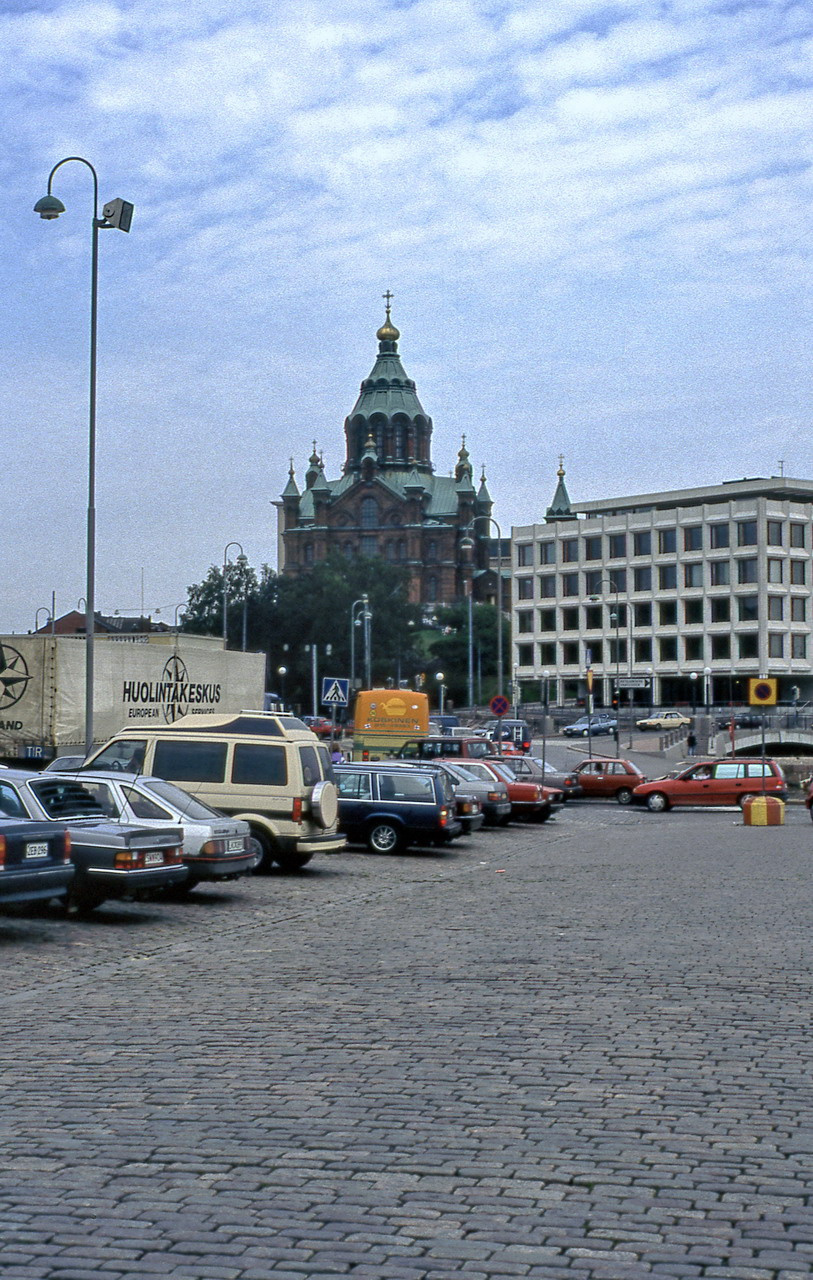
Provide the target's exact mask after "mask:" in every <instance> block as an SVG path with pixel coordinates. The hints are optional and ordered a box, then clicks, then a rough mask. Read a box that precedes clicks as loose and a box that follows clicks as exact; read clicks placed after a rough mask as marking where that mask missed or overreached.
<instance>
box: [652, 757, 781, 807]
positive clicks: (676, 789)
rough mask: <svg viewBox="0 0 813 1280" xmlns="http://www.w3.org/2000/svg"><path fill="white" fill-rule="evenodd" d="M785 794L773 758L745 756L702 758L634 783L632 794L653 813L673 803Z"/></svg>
mask: <svg viewBox="0 0 813 1280" xmlns="http://www.w3.org/2000/svg"><path fill="white" fill-rule="evenodd" d="M762 794H766V795H771V796H778V797H779V798H780V800H784V799H785V798H786V797H787V794H788V784H787V782H786V781H785V775H784V773H783V772H782V770H781V768H780V766H779V765H778V764H777V763H776V761H775V760H762V759H761V758H760V759H748V760H747V759H744V758H742V757H741V756H738V757H736V758H732V757H731V756H728V757H727V759H725V760H702V761H699V762H698V763H697V764H693V765H690V767H689V768H688V769H682V770H681V771H680V772H679V773H676V774H674V775H672V776H671V777H666V778H658V779H656V781H654V782H644V783H642V784H641V786H639V787H636V788H635V790H634V791H633V793H632V798H633V800H634V801H635V802H636V804H645V805H646V807H647V809H649V810H651V812H652V813H662V812H663V811H664V809H671V808H673V806H674V805H678V804H683V805H691V804H696V805H701V804H702V805H709V804H729V805H730V804H739V805H741V804H742V803H743V801H744V800H750V799H752V798H753V797H754V796H758V795H762Z"/></svg>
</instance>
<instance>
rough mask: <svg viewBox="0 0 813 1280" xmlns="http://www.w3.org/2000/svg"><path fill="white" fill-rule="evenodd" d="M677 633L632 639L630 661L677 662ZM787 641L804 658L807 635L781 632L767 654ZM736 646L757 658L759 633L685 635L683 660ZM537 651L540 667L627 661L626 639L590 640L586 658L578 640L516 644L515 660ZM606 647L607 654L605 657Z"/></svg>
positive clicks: (525, 661) (715, 657)
mask: <svg viewBox="0 0 813 1280" xmlns="http://www.w3.org/2000/svg"><path fill="white" fill-rule="evenodd" d="M678 642H679V637H678V636H661V637H660V639H658V640H657V641H655V640H653V639H652V637H651V636H640V637H638V638H637V639H636V640H635V641H634V642H633V655H632V656H633V660H634V661H635V662H637V663H641V662H652V661H654V655H655V652H656V651H657V655H658V660H659V661H660V662H677V661H678V649H679V644H678ZM788 644H789V647H790V656H791V658H806V657H807V636H803V635H799V636H796V635H792V636H789V637H787V636H785V635H784V634H783V633H782V632H774V633H771V634H770V635H769V636H768V657H769V658H784V657H785V656H786V653H787V649H788ZM734 646H736V650H737V657H739V658H758V657H759V636H758V634H757V633H756V632H746V633H745V634H743V635H738V636H734V637H732V636H731V635H730V634H726V635H721V636H709V637H708V639H707V641H706V643H705V644H704V638H703V636H686V637H684V638H683V642H682V648H683V660H684V661H686V662H705V660H706V658H707V657H708V658H709V660H710V661H712V662H720V661H724V660H725V659H730V658H731V657H732V656H733V652H732V650H733V648H734ZM535 648H536V650H537V653H538V663H539V665H540V666H542V667H555V666H557V665H561V666H565V667H573V666H577V667H578V666H587V665H588V662H589V664H592V665H593V666H601V665H602V664H603V663H604V662H605V661H606V663H607V665H608V666H609V667H615V666H616V664H618V665H624V664H625V663H626V662H627V656H628V649H627V642H626V640H620V641H618V643H617V644H616V642H615V641H611V642H610V643H609V644H608V645H607V646H604V645H602V643H601V641H597V642H593V641H591V642H590V646H589V649H590V656H589V660H588V657H587V653H586V652H585V653H582V649H581V644H580V642H579V641H578V640H559V641H556V640H543V641H541V642H540V643H539V644H537V645H536V646H534V645H533V644H518V645H517V662H518V665H519V666H521V667H532V666H534V649H535ZM605 648H606V657H605Z"/></svg>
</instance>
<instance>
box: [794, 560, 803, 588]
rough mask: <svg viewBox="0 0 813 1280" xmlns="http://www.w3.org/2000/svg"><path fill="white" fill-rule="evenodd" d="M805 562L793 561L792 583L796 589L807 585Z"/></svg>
mask: <svg viewBox="0 0 813 1280" xmlns="http://www.w3.org/2000/svg"><path fill="white" fill-rule="evenodd" d="M805 577H806V574H805V562H804V560H791V562H790V581H791V585H792V586H794V587H803V586H804V585H805Z"/></svg>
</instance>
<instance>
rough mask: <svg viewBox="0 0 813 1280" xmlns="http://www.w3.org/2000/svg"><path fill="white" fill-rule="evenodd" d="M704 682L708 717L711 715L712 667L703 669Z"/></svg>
mask: <svg viewBox="0 0 813 1280" xmlns="http://www.w3.org/2000/svg"><path fill="white" fill-rule="evenodd" d="M703 682H704V685H705V698H706V715H710V714H711V667H704V668H703Z"/></svg>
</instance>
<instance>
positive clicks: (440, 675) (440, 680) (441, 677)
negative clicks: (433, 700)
mask: <svg viewBox="0 0 813 1280" xmlns="http://www.w3.org/2000/svg"><path fill="white" fill-rule="evenodd" d="M435 679H436V680H437V682H438V699H439V706H440V714H441V715H443V681H444V680H445V679H446V676H445V675H444V673H443V672H442V671H439V672H438V673H437V675H436V676H435Z"/></svg>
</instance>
